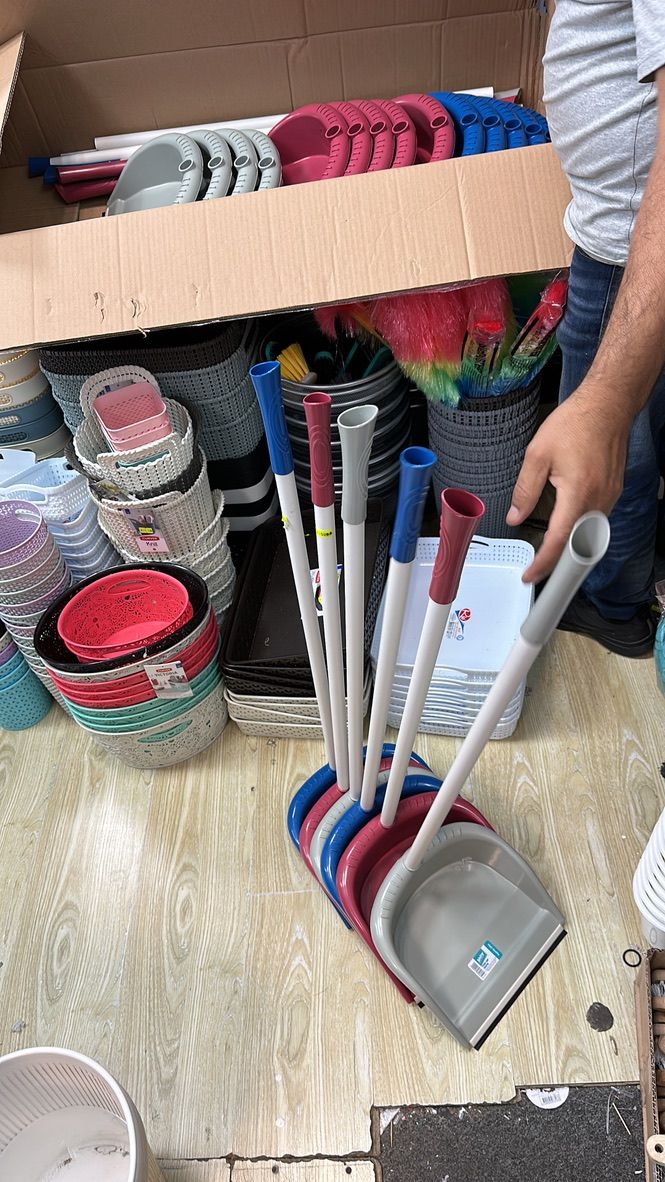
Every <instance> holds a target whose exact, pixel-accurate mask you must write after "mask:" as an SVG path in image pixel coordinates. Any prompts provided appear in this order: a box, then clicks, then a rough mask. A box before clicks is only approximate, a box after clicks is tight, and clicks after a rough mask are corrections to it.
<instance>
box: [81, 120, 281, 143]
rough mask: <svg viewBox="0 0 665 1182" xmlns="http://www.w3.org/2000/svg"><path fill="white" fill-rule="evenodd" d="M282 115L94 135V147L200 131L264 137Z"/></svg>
mask: <svg viewBox="0 0 665 1182" xmlns="http://www.w3.org/2000/svg"><path fill="white" fill-rule="evenodd" d="M284 118H285V116H284V115H253V116H252V117H251V118H249V119H225V120H224V121H223V122H222V123H206V122H204V123H190V124H188V125H187V127H162V128H155V129H153V130H151V131H129V132H127V133H125V134H123V135H96V136H95V147H96V148H102V149H104V150H107V149H108V148H114V149H117V148H125V147H126V146H127V145H128V144H129V145H132V144H147V143H148V142H149V141H150V140H154V139H156V138H157V136H158V135H172V134H177V133H178V132H181V133H183V134H184V135H186V134H187V132H188V131H201V130H204V129H207V130H208V131H220V130H221V129H223V130H225V131H231V130H232V129H233V128H236V129H237V130H238V131H246V130H247V129H248V128H249V129H251V130H252V131H262V132H264V133H265V134H266V135H267V134H268V132H269V131H272V129H273V127H275V126H276V125H277V124H278V123H279V121H280V119H284Z"/></svg>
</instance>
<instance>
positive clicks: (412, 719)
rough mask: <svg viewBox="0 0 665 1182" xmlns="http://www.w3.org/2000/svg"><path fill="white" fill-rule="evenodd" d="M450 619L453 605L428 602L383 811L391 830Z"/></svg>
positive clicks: (385, 824) (384, 819) (384, 818)
mask: <svg viewBox="0 0 665 1182" xmlns="http://www.w3.org/2000/svg"><path fill="white" fill-rule="evenodd" d="M449 615H450V604H449V603H435V602H434V600H433V599H428V600H427V610H426V612H425V621H424V623H423V630H422V632H421V634H420V641H419V643H418V651H417V653H416V659H415V661H414V663H413V673H412V675H411V681H410V683H409V690H408V693H407V695H406V703H405V705H404V713H403V715H402V720H401V722H400V725H399V733H398V735H397V743H396V744H395V754H394V755H393V761H392V765H391V768H390V776H389V778H388V786H387V788H386V795H385V797H384V801H383V808H382V810H381V824H382V825H383V826H384V827H385V828H386V829H387V828H389V827H390V826H391V825H392V823H393V821H394V820H395V813H396V812H397V806H398V805H399V801H400V796H401V793H402V785H403V783H404V777H405V775H406V769H407V767H408V765H409V757H410V755H411V752H412V750H413V745H414V742H415V738H416V735H417V733H418V727H419V725H420V719H421V717H422V713H423V707H424V705H425V700H426V698H427V694H428V692H429V687H430V682H431V680H432V674H433V673H434V669H435V667H436V660H437V657H438V655H439V649H440V647H441V641H442V640H443V634H444V632H445V630H446V624H447V623H448V616H449Z"/></svg>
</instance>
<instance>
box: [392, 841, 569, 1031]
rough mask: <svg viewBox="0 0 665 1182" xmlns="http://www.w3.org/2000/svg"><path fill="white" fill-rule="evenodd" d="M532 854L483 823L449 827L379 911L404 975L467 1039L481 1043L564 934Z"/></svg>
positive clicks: (402, 875)
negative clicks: (529, 860)
mask: <svg viewBox="0 0 665 1182" xmlns="http://www.w3.org/2000/svg"><path fill="white" fill-rule="evenodd" d="M563 925H564V919H563V916H562V914H561V912H560V911H559V910H558V908H557V907H556V906H555V905H554V903H553V902H552V900H551V899H550V896H549V895H548V893H547V891H546V890H545V888H544V887H543V886H542V884H541V883H540V882H539V881H538V879H537V878H536V875H535V874H534V873H533V871H532V870H531V869H530V868H529V866H527V864H526V862H525V861H524V860H523V859H522V858H521V857H520V856H519V854H517V853H515V850H513V849H512V848H511V847H510V846H509V845H508V844H507V842H505V841H503V839H502V838H500V837H498V836H497V834H496V833H492V832H491V831H490V830H489V829H482V828H481V826H479V825H472V824H470V823H468V822H463V823H460V824H457V825H447V826H446V827H445V828H444V829H442V830H441V831H440V833H439V835H438V836H437V837H436V838H435V839H434V844H433V845H432V847H431V850H430V853H429V854H428V855H427V858H426V859H425V861H424V862H423V863H422V865H421V866H420V867H419V868H418V870H416V871H415V873H412V872H410V871H409V870H408V868H406V867H405V866H404V858H401V859H400V861H399V863H398V864H397V866H396V867H395V868H394V870H393V873H392V874H391V875H390V876H389V877H388V879H386V880H385V881H384V882H383V884H382V886H381V888H380V890H379V893H378V895H377V897H376V900H375V903H374V907H373V909H372V936H373V938H374V942H375V944H376V945H377V947H378V948H379V949H380V951H381V956H382V957H383V959H384V960H385V962H386V964H387V965H388V967H389V968H391V969H392V970H393V972H394V973H395V974H396V976H398V977H399V979H400V980H401V981H402V982H403V983H404V984H405V985H406V986H407V988H408V989H410V990H411V991H412V993H413V994H414V995H415V997H416V998H417V1000H419V1001H422V1002H424V1004H425V1005H426V1006H427V1008H428V1009H430V1010H431V1011H432V1013H433V1014H436V1016H437V1018H439V1019H440V1020H441V1022H442V1023H443V1024H444V1026H446V1027H447V1029H448V1030H449V1031H450V1032H451V1034H454V1036H455V1038H457V1039H459V1041H460V1042H462V1043H466V1044H468V1045H469V1046H472V1047H475V1048H478V1047H479V1046H480V1045H481V1043H482V1042H483V1040H484V1039H485V1038H486V1037H487V1035H488V1034H489V1032H490V1031H491V1030H492V1028H493V1027H494V1025H495V1023H496V1022H497V1021H498V1020H499V1019H500V1018H501V1016H502V1014H503V1012H504V1010H505V1008H506V1004H507V999H509V1000H510V1002H512V1001H513V1000H514V999H515V997H516V996H517V994H518V993H519V992H520V990H521V989H522V988H523V987H524V986H525V985H526V983H527V982H528V981H529V979H530V977H531V976H532V975H533V973H534V972H535V971H536V970H537V969H538V968H540V966H541V965H542V963H543V960H544V959H545V958H546V957H547V956H548V955H549V953H550V952H551V951H552V950H553V949H554V948H555V947H556V945H557V944H558V943H559V941H560V940H562V939H563V937H564V936H565V934H566V933H565V930H564V926H563Z"/></svg>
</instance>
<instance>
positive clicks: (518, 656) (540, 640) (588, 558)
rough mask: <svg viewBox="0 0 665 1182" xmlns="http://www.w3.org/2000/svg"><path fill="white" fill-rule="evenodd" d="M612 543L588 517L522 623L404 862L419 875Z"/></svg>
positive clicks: (602, 525)
mask: <svg viewBox="0 0 665 1182" xmlns="http://www.w3.org/2000/svg"><path fill="white" fill-rule="evenodd" d="M609 540H610V527H609V523H608V520H607V518H606V517H605V515H604V514H603V513H595V512H594V513H585V514H584V516H583V517H580V518H579V519H578V521H577V522H576V523H575V525H574V526H573V529H572V532H571V534H570V537H569V539H568V544H567V546H566V549H565V550H564V552H563V554H562V555H561V558H560V559H559V561H558V563H557V565H556V567H555V568H554V570H553V572H552V574H551V575H550V577H549V579H548V582H547V585H546V586H545V587H544V588H543V590H542V591H541V593H540V596H539V597H538V599H537V600H536V602H535V604H534V605H533V607H532V609H531V611H530V612H529V615H528V616H527V618H526V620H525V621H524V623H523V624H522V627H521V629H520V635H519V636H518V638H517V640H516V641H515V644H514V645H513V647H512V649H511V651H510V653H509V654H508V659H507V661H506V663H505V665H504V666H503V669H502V670H501V671H500V673H499V675H498V677H497V679H496V681H495V682H494V685H493V686H492V688H491V690H490V692H489V694H488V695H487V697H486V699H485V701H484V703H483V705H482V706H481V708H480V710H479V712H478V714H477V715H476V718H475V720H474V722H473V724H472V726H471V728H470V730H469V732H468V734H467V736H466V738H465V739H464V742H463V743H462V746H461V747H460V749H459V751H458V752H457V755H456V757H455V759H454V760H453V762H452V764H451V766H450V770H449V772H448V775H447V776H446V778H445V780H444V782H443V784H442V785H441V788H440V789H439V791H438V792H437V795H436V798H435V801H434V803H433V804H432V807H431V808H430V810H429V812H428V814H427V816H426V817H425V820H424V821H423V823H422V825H421V827H420V829H419V830H418V833H417V835H416V838H415V840H414V842H413V845H412V846H411V848H410V849H409V850H408V852H407V854H406V857H405V859H404V862H405V865H406V867H407V868H408V869H409V870H417V869H418V866H419V865H420V863H421V862H422V861H423V858H424V857H425V855H426V853H427V851H428V849H429V847H430V845H431V843H432V840H433V839H434V837H435V836H436V834H437V833H438V831H439V829H440V828H441V826H442V825H443V822H444V821H445V819H446V816H447V815H448V812H449V811H450V807H451V805H452V803H453V801H454V800H455V797H456V796H457V795H458V794H459V793H460V792H461V791H462V788H463V787H464V784H465V783H466V781H467V779H468V777H469V775H470V773H471V771H472V770H473V768H474V766H475V764H476V762H477V760H478V757H479V756H480V755H481V754H482V752H483V750H484V749H485V745H486V744H487V742H488V740H489V738H490V736H491V735H492V732H493V730H494V728H495V726H496V724H497V722H498V721H499V719H500V717H501V715H502V714H503V711H504V710H505V708H506V706H507V705H508V703H509V702H510V699H511V698H512V697H513V694H514V693H515V691H516V690H517V687H518V686H519V684H520V682H521V681H522V680H523V679H524V678H525V677H526V675H527V673H528V672H529V669H530V668H531V666H532V665H533V662H534V661H535V659H536V657H537V656H538V654H539V652H540V651H541V649H542V648H543V646H544V645H545V644H546V643H547V641H548V640H549V638H550V636H551V635H552V633H553V631H554V629H555V628H556V626H557V624H558V623H559V620H560V619H561V616H562V615H563V613H564V611H565V610H566V608H567V606H568V604H569V603H570V601H571V599H572V598H573V595H574V594H575V593H576V591H578V590H579V588H580V587H581V585H582V583H583V582H584V580H585V579H586V577H587V575H588V574H589V573H590V572H591V571H592V570H593V568H594V566H596V564H597V563H598V562H600V560H601V558H602V557H603V555H604V554H605V551H606V550H607V547H608V545H609Z"/></svg>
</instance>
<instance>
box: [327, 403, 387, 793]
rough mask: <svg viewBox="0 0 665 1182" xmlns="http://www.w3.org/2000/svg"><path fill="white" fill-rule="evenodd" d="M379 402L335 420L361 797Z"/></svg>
mask: <svg viewBox="0 0 665 1182" xmlns="http://www.w3.org/2000/svg"><path fill="white" fill-rule="evenodd" d="M378 413H379V411H378V408H377V407H376V406H354V407H351V408H350V409H349V410H345V411H342V413H341V415H339V416H338V419H337V427H338V430H339V437H340V442H341V445H342V521H343V522H344V606H345V624H346V688H347V697H348V714H347V719H348V735H349V792H350V794H351V799H352V800H360V790H361V787H362V778H363V750H362V749H363V676H364V671H365V670H364V666H365V519H366V517H367V480H368V473H369V457H370V452H371V450H372V439H373V437H374V426H375V423H376V417H377V415H378Z"/></svg>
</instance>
